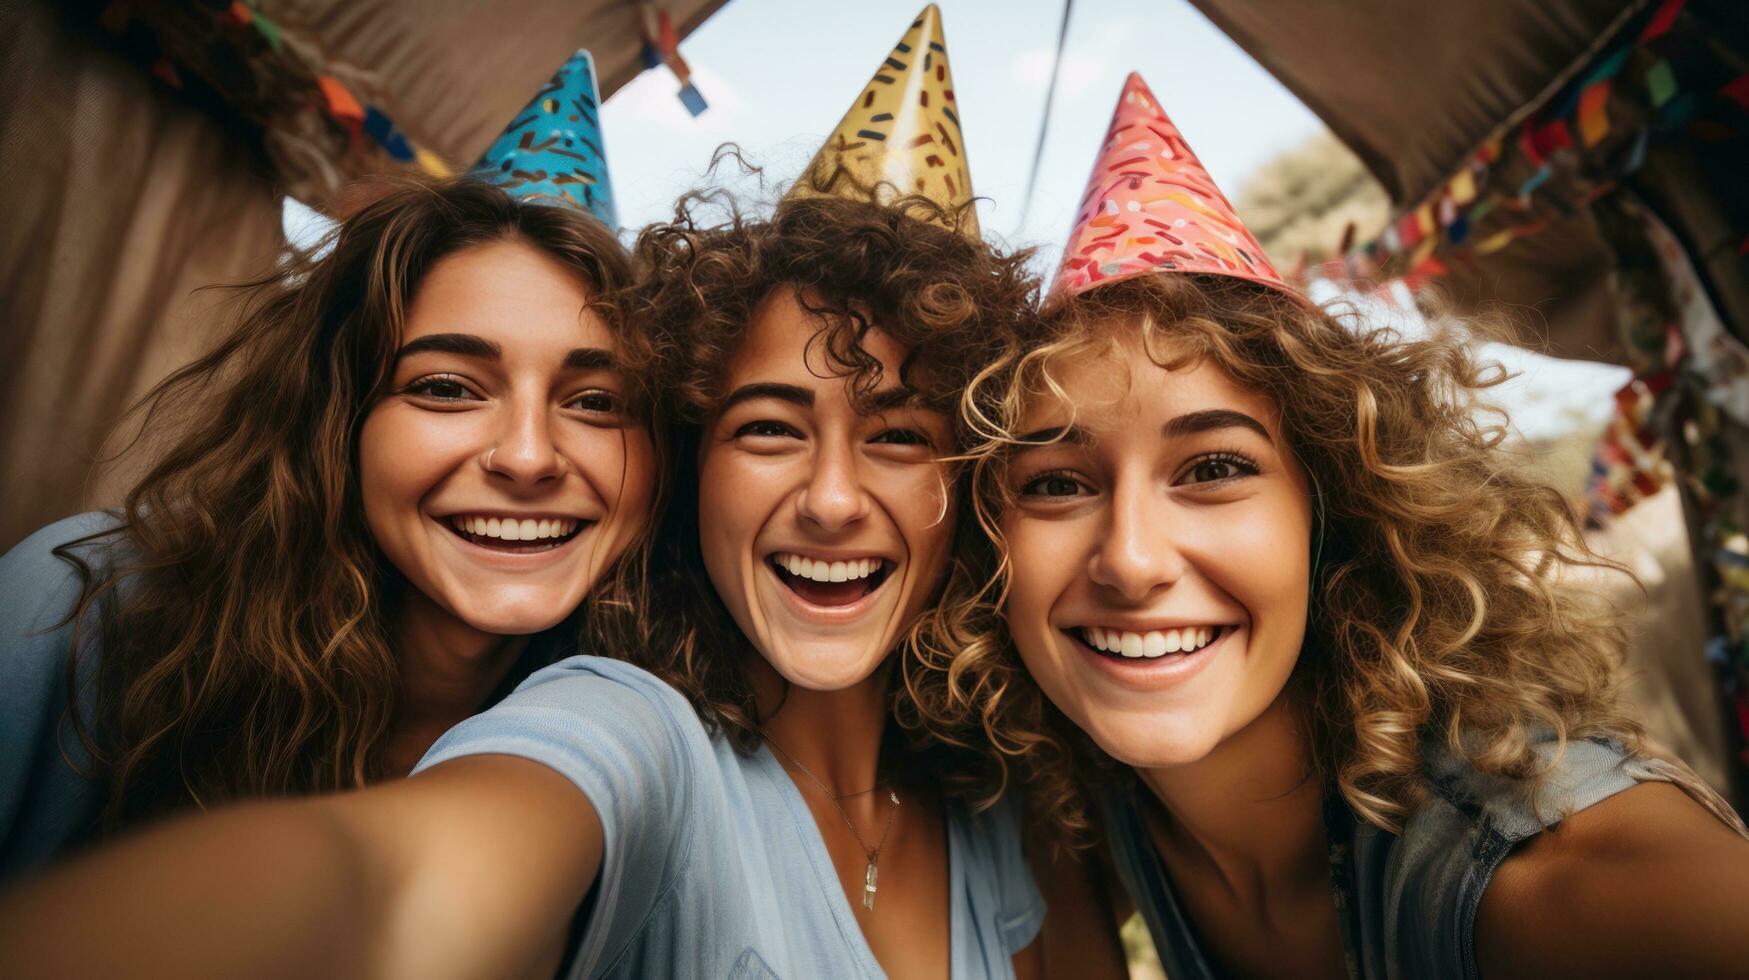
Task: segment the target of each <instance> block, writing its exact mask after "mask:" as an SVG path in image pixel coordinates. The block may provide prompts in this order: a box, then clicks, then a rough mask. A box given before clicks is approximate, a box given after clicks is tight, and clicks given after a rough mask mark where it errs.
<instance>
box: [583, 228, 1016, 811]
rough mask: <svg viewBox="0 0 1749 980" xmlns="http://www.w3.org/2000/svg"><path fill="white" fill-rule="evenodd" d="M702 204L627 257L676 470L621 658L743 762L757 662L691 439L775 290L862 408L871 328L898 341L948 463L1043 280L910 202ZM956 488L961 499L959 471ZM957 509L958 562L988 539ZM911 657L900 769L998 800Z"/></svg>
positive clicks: (871, 383)
mask: <svg viewBox="0 0 1749 980" xmlns="http://www.w3.org/2000/svg"><path fill="white" fill-rule="evenodd" d="M707 203H708V202H707V201H706V200H705V199H704V198H703V197H702V196H693V197H690V198H688V199H683V200H682V201H681V203H680V204H679V205H678V206H677V207H676V212H675V218H674V220H673V221H671V222H668V223H664V224H658V225H653V226H651V227H649V228H646V229H645V230H644V231H643V232H642V234H640V236H639V237H638V241H637V245H636V246H635V249H634V256H635V258H636V260H637V262H638V263H639V264H640V265H641V266H642V267H643V269H644V270H645V271H644V279H643V285H642V286H641V287H639V288H638V289H637V290H636V291H635V295H634V296H633V297H632V298H631V299H630V300H628V301H626V303H625V305H626V308H627V310H628V315H629V316H631V317H633V318H636V319H637V320H639V321H640V322H642V323H643V324H644V325H645V327H646V329H647V330H648V331H649V333H650V335H651V336H652V338H653V342H654V343H655V344H656V346H657V348H658V352H659V354H660V355H661V356H660V360H661V361H662V362H663V363H664V364H666V365H667V370H666V373H665V375H664V377H663V378H662V379H661V390H662V395H663V397H664V399H665V404H664V406H663V408H664V412H665V414H668V415H669V416H670V426H669V430H668V431H669V433H670V438H671V440H672V442H671V446H670V450H669V454H670V458H671V459H673V460H674V465H675V469H676V472H675V474H674V478H673V481H672V487H673V490H672V492H673V498H672V500H671V502H670V506H669V507H668V508H667V512H666V515H665V516H664V518H663V519H662V521H661V522H660V523H659V525H658V528H657V531H656V539H655V542H654V544H653V546H652V558H651V567H652V579H651V582H650V587H651V593H650V594H651V596H652V597H659V598H660V602H657V601H650V602H645V603H641V604H639V608H638V609H636V610H631V611H629V612H632V613H633V614H632V615H628V616H626V617H624V619H623V620H622V623H621V627H622V628H621V629H620V631H619V638H618V641H617V642H615V643H614V644H613V646H614V647H615V650H616V652H617V653H618V654H619V655H620V656H623V657H625V658H626V659H629V660H631V661H632V662H634V663H637V664H638V665H640V666H642V667H644V668H646V669H648V670H650V671H651V672H652V673H655V674H656V675H658V676H660V677H662V678H663V679H664V680H666V681H667V682H668V683H670V684H672V685H673V686H674V687H675V688H676V689H678V690H679V691H680V692H681V693H683V694H684V695H686V697H687V698H688V699H689V700H690V701H691V702H692V704H693V706H694V708H695V709H696V710H697V711H698V714H699V716H700V717H701V718H702V719H704V721H705V723H706V725H707V726H709V727H711V728H712V729H713V730H715V731H720V732H722V733H723V734H725V735H726V736H727V737H728V739H729V740H730V741H731V742H732V743H733V744H734V745H735V746H736V747H737V748H739V749H740V750H742V751H751V750H753V749H754V748H755V747H756V746H757V745H758V743H759V734H758V729H759V724H760V719H759V716H758V711H757V708H756V706H755V703H754V698H753V691H752V687H751V685H750V684H749V682H748V680H747V677H746V675H745V669H744V664H745V662H746V661H745V658H746V657H748V656H757V654H756V653H755V651H754V649H753V647H752V646H751V644H750V643H749V641H748V640H747V639H746V637H745V636H743V635H742V633H741V631H740V629H739V627H737V626H736V624H735V622H734V620H733V619H732V618H731V617H730V615H729V612H728V610H727V608H726V607H725V606H724V605H723V603H722V600H721V599H720V598H719V597H718V596H717V594H716V591H715V589H714V588H713V587H712V585H711V582H710V579H709V578H708V577H707V576H706V574H705V568H704V562H703V557H702V554H701V552H700V549H699V538H698V527H697V523H698V521H697V517H698V492H699V487H698V450H699V439H700V437H701V433H702V430H703V427H704V426H705V425H706V424H707V423H708V421H709V420H710V419H711V418H712V417H713V416H714V414H715V412H716V410H717V407H718V406H719V405H720V404H721V402H722V400H723V398H724V397H725V395H726V394H727V392H726V391H725V390H724V388H725V383H726V377H725V375H726V367H727V364H728V361H729V359H730V357H731V356H732V355H733V354H734V352H735V351H736V350H737V349H738V348H739V347H740V346H741V344H742V342H743V340H744V338H745V336H746V334H747V331H748V328H749V326H750V325H751V321H752V318H753V314H754V311H755V309H756V308H757V307H758V306H759V304H760V303H761V301H763V300H764V299H765V298H766V297H768V296H770V295H772V294H773V293H774V292H775V291H778V290H788V291H790V292H791V294H792V295H794V296H795V298H796V300H797V302H798V303H799V304H800V306H801V307H802V308H803V309H804V310H806V311H807V312H808V313H809V314H810V315H811V316H812V317H813V318H815V320H816V321H817V323H818V324H819V332H818V333H817V334H816V335H815V338H814V341H813V342H814V343H817V344H819V345H821V349H823V350H824V352H825V353H826V355H827V357H828V362H827V363H829V364H831V365H833V366H834V367H835V368H838V369H841V370H842V374H843V376H845V377H848V378H850V379H852V381H851V386H852V397H853V398H855V399H862V398H865V397H867V396H868V395H869V394H870V393H871V392H873V391H874V389H875V387H876V386H877V385H878V384H879V383H880V381H881V378H880V371H881V368H880V363H879V361H878V360H877V359H876V358H874V357H873V356H871V355H870V354H869V353H868V352H867V351H866V350H864V348H863V346H862V345H863V340H864V338H865V337H866V336H867V335H868V333H869V331H870V330H873V329H876V328H878V329H879V330H880V331H881V332H882V333H884V334H886V335H887V336H889V337H891V338H892V339H893V340H895V341H897V342H898V343H899V344H901V345H902V346H903V347H904V348H906V350H907V352H908V353H907V356H906V358H905V360H904V362H903V364H902V365H901V367H900V378H901V381H902V383H904V384H905V385H906V386H908V387H910V388H912V389H914V390H915V391H916V392H917V394H918V396H919V398H920V399H922V401H923V403H924V404H926V405H928V406H929V407H932V408H935V409H938V410H940V411H942V412H944V413H946V414H947V415H948V417H949V418H950V419H952V420H955V440H956V444H957V445H956V447H955V448H956V451H957V449H959V448H963V447H964V446H965V445H966V444H967V443H968V440H969V439H970V432H969V430H967V429H965V428H964V427H963V425H960V424H959V422H958V414H957V410H956V406H957V404H958V400H959V396H960V392H961V391H963V390H964V388H965V386H966V385H967V384H968V383H969V382H970V380H971V378H972V376H973V375H974V374H975V372H976V371H977V370H978V369H980V368H981V367H982V366H984V365H986V364H988V363H990V362H991V361H992V360H995V359H999V358H1001V357H1003V356H1005V355H1006V354H1008V353H1011V352H1012V348H1013V345H1014V344H1015V343H1016V342H1017V334H1016V332H1015V329H1014V328H1015V324H1016V322H1017V321H1019V320H1020V319H1021V318H1023V317H1027V316H1031V315H1033V314H1032V310H1033V308H1034V304H1035V301H1036V298H1037V287H1038V283H1037V280H1036V279H1035V278H1034V277H1033V276H1032V275H1030V274H1029V273H1028V272H1027V271H1026V263H1027V262H1028V260H1029V259H1030V257H1031V255H1030V252H1027V251H1017V252H1003V251H999V250H997V249H995V248H993V247H991V246H989V245H986V244H984V243H982V242H979V241H976V240H973V239H971V238H969V237H967V236H965V235H962V234H959V233H958V231H957V228H958V220H959V215H958V214H957V213H956V212H953V211H949V210H944V209H942V208H940V207H938V206H936V205H935V204H933V203H931V202H929V201H927V200H923V199H920V198H907V199H903V200H900V201H898V202H895V203H894V204H892V205H888V206H879V205H874V204H869V203H861V202H854V201H847V200H841V199H832V198H805V199H792V200H789V201H785V202H784V203H782V204H780V205H779V206H778V207H777V210H776V213H775V214H774V215H773V216H772V218H771V219H770V220H769V221H763V222H760V221H749V220H745V219H743V218H742V217H741V216H740V215H739V214H738V213H737V212H735V211H734V210H733V209H732V208H731V209H730V213H729V215H728V217H727V218H726V219H725V220H723V221H721V222H720V223H716V224H710V225H706V224H704V223H702V222H701V221H699V220H697V218H696V217H695V215H696V214H697V213H698V212H699V211H700V210H702V209H703V207H705V206H706V204H707ZM953 479H954V481H955V484H956V488H957V484H958V483H959V481H960V475H959V468H958V465H957V463H956V467H955V474H954V477H953ZM955 501H956V503H955V506H956V507H957V508H959V511H960V519H959V520H958V522H957V524H956V527H957V530H956V532H955V534H956V540H955V542H954V554H955V555H956V556H958V555H962V554H965V553H967V552H968V551H969V550H970V549H971V548H973V547H975V542H976V541H977V540H978V539H980V537H981V535H980V533H979V531H978V530H977V525H976V522H975V520H974V519H973V518H972V515H971V512H970V510H969V509H968V507H967V494H966V493H964V492H963V491H962V492H958V493H956V494H955ZM956 560H957V558H956ZM910 647H911V641H910V639H909V638H908V637H907V638H906V639H905V640H903V641H902V642H901V647H900V650H899V652H898V655H899V657H900V663H901V676H902V677H903V680H904V682H903V683H901V684H897V685H895V690H894V693H893V711H894V715H895V717H896V718H897V719H898V720H899V721H900V722H901V725H900V728H901V729H903V731H905V732H907V733H909V737H908V738H905V739H904V741H905V743H906V744H905V745H904V746H903V751H902V752H901V753H900V754H901V755H902V756H903V759H902V760H895V761H898V762H899V764H901V765H903V766H905V767H907V768H911V767H913V766H916V765H919V764H920V761H921V760H922V759H923V758H925V757H927V758H928V759H929V760H930V762H929V766H930V769H931V773H932V777H934V776H938V775H940V774H942V773H948V774H952V776H953V777H956V778H955V779H953V780H951V782H953V784H954V785H953V786H950V787H948V789H949V791H950V792H952V791H955V790H958V791H959V792H960V793H961V794H962V795H979V796H982V797H986V798H991V799H993V798H994V796H995V795H996V792H997V790H998V787H997V786H996V785H993V784H991V783H990V782H989V781H988V780H987V779H985V778H983V777H984V776H987V775H988V774H989V773H990V772H993V771H994V769H993V768H992V767H989V766H988V765H987V764H985V763H983V762H981V761H980V759H979V758H978V757H977V756H974V755H973V754H971V753H963V758H960V759H957V760H953V759H944V758H942V757H941V753H943V752H953V751H955V750H954V749H952V748H950V747H949V746H946V745H944V744H943V742H942V741H941V740H939V739H936V738H931V737H930V733H926V732H924V731H923V730H922V729H921V727H920V725H919V717H918V714H917V712H916V711H915V708H914V705H915V703H916V696H915V694H914V692H913V691H912V690H911V687H912V686H913V685H914V684H931V683H937V682H938V681H937V678H936V677H935V676H934V675H927V674H925V675H917V676H913V675H914V671H913V670H912V661H913V660H914V659H915V658H914V657H913V655H912V653H911V651H910ZM949 734H950V735H951V733H949ZM973 734H974V735H975V734H976V732H975V730H974V731H973ZM897 737H899V736H895V738H897ZM949 741H953V739H951V738H950V739H949ZM914 771H915V770H914Z"/></svg>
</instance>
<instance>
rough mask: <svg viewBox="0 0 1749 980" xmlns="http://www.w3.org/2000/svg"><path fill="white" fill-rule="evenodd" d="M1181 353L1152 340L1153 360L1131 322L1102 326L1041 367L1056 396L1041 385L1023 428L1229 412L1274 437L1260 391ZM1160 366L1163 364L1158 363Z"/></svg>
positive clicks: (1098, 425) (1273, 415) (1126, 423)
mask: <svg viewBox="0 0 1749 980" xmlns="http://www.w3.org/2000/svg"><path fill="white" fill-rule="evenodd" d="M1184 353H1185V352H1184V351H1183V350H1182V349H1174V346H1173V345H1172V343H1171V342H1170V341H1167V342H1164V343H1162V342H1160V341H1158V340H1156V342H1155V344H1154V350H1153V352H1152V356H1150V353H1149V351H1148V350H1147V349H1146V346H1145V345H1144V344H1143V340H1142V329H1141V326H1140V325H1139V324H1137V323H1120V324H1114V325H1112V326H1110V327H1107V328H1103V329H1102V330H1101V331H1100V332H1099V333H1098V334H1096V335H1095V337H1094V338H1093V340H1092V342H1091V343H1089V344H1087V345H1085V346H1084V347H1082V348H1081V349H1079V350H1074V351H1069V352H1065V353H1064V354H1062V355H1060V356H1057V357H1055V358H1052V359H1051V360H1050V361H1049V362H1048V363H1047V370H1048V371H1049V372H1050V376H1051V378H1052V379H1053V380H1054V381H1056V382H1057V385H1058V386H1059V387H1060V388H1061V389H1062V397H1058V396H1057V395H1055V394H1054V393H1052V392H1050V391H1049V390H1048V389H1046V388H1044V387H1043V386H1037V388H1036V389H1035V390H1034V391H1032V392H1030V393H1029V395H1028V400H1027V402H1026V403H1025V404H1024V406H1023V411H1022V420H1023V424H1022V426H1021V429H1022V431H1027V432H1030V431H1034V430H1036V429H1040V428H1049V427H1052V426H1057V425H1064V424H1067V423H1068V422H1069V421H1070V419H1071V417H1072V418H1073V419H1074V422H1075V424H1076V425H1077V426H1078V427H1080V428H1083V429H1087V430H1089V431H1092V432H1095V433H1098V432H1100V431H1103V430H1125V429H1127V428H1129V427H1130V426H1131V425H1133V424H1136V423H1144V424H1147V425H1146V431H1155V426H1154V425H1152V424H1151V423H1160V422H1165V421H1166V420H1169V419H1172V418H1176V417H1177V416H1180V415H1184V414H1186V413H1188V412H1197V411H1202V410H1204V409H1231V410H1234V411H1239V412H1243V413H1245V414H1246V415H1249V416H1251V417H1252V418H1255V419H1257V420H1259V421H1261V422H1262V423H1263V424H1264V425H1265V426H1266V427H1267V428H1268V429H1269V430H1270V432H1271V433H1272V434H1274V435H1276V436H1277V437H1279V435H1280V429H1279V426H1278V413H1277V411H1276V409H1275V405H1274V404H1273V403H1272V402H1271V401H1270V399H1269V398H1268V396H1266V395H1265V394H1264V393H1262V392H1260V391H1257V390H1255V389H1252V388H1248V387H1245V386H1243V385H1241V384H1240V383H1239V382H1237V381H1235V380H1234V379H1233V377H1232V375H1230V374H1228V373H1227V372H1226V371H1225V370H1223V369H1222V368H1221V367H1220V366H1219V365H1218V364H1215V363H1213V362H1212V361H1209V360H1208V359H1206V358H1188V359H1183V360H1181V359H1180V358H1181V357H1182V355H1183V354H1184ZM1162 362H1163V363H1164V364H1165V365H1168V366H1162Z"/></svg>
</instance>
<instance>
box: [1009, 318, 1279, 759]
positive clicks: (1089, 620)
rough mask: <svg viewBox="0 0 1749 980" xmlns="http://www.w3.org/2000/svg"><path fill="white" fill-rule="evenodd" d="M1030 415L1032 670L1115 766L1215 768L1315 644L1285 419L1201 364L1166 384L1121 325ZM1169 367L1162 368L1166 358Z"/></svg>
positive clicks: (1018, 529)
mask: <svg viewBox="0 0 1749 980" xmlns="http://www.w3.org/2000/svg"><path fill="white" fill-rule="evenodd" d="M1115 338H1116V339H1115V340H1114V342H1113V343H1112V344H1111V345H1110V346H1109V347H1102V348H1096V349H1095V351H1093V352H1089V353H1084V354H1079V355H1073V356H1071V357H1069V358H1067V359H1066V360H1065V361H1064V362H1062V363H1061V364H1060V366H1059V368H1058V369H1057V370H1056V371H1055V376H1056V377H1057V379H1058V380H1059V381H1060V382H1061V383H1062V386H1063V389H1064V391H1065V392H1066V395H1067V401H1068V403H1069V405H1073V406H1074V410H1073V413H1072V415H1073V417H1072V419H1071V411H1070V410H1069V408H1068V407H1067V406H1065V405H1063V404H1061V403H1059V402H1057V401H1056V400H1054V399H1051V398H1050V397H1049V396H1041V397H1040V398H1039V399H1038V401H1037V404H1035V405H1032V406H1030V407H1029V410H1028V411H1027V412H1026V413H1025V418H1024V422H1023V425H1022V426H1021V431H1022V432H1025V433H1028V434H1029V439H1028V441H1032V440H1036V439H1040V438H1048V434H1049V433H1050V432H1051V431H1052V430H1060V429H1062V428H1063V427H1065V426H1069V425H1071V422H1072V428H1070V429H1069V430H1068V435H1067V437H1066V438H1064V439H1062V440H1060V441H1058V442H1056V443H1054V444H1052V445H1045V446H1036V447H1028V448H1024V449H1020V450H1018V451H1017V452H1016V454H1015V455H1014V457H1013V459H1012V461H1011V464H1010V466H1009V469H1008V473H1007V477H1006V480H1007V488H1008V490H1009V491H1010V493H1012V494H1013V496H1014V502H1013V503H1012V504H1010V505H1009V507H1008V508H1007V510H1006V512H1005V513H1004V515H1003V517H1002V530H1003V532H1004V534H1005V536H1006V539H1007V544H1008V548H1009V554H1010V558H1011V561H1012V581H1011V585H1012V587H1011V590H1010V592H1009V595H1008V601H1007V606H1006V609H1005V615H1006V618H1007V620H1008V624H1009V628H1010V631H1011V633H1012V635H1013V637H1014V642H1015V644H1016V646H1017V647H1018V648H1019V651H1020V655H1021V657H1022V659H1024V660H1025V662H1026V666H1027V668H1028V670H1029V671H1030V672H1031V673H1032V676H1033V677H1034V678H1035V679H1036V680H1037V682H1038V684H1039V686H1040V687H1041V688H1042V689H1043V690H1044V692H1045V694H1046V695H1047V696H1048V697H1050V699H1051V700H1052V701H1053V702H1055V704H1056V705H1057V707H1058V708H1060V709H1061V710H1062V711H1063V713H1064V714H1066V715H1067V716H1068V717H1069V718H1070V719H1071V720H1072V721H1074V722H1075V723H1076V724H1077V725H1079V726H1080V727H1081V728H1082V729H1083V730H1085V731H1086V732H1087V733H1088V734H1089V735H1091V736H1092V737H1093V739H1094V741H1096V742H1097V743H1098V744H1099V746H1100V747H1101V748H1102V749H1104V750H1105V751H1106V752H1107V753H1108V754H1110V755H1111V756H1112V757H1114V758H1116V759H1118V760H1119V761H1121V762H1124V763H1127V764H1129V765H1132V766H1136V767H1138V768H1144V769H1150V768H1161V767H1166V766H1174V765H1183V764H1185V763H1190V762H1194V761H1196V760H1198V759H1201V758H1203V757H1204V756H1205V755H1207V754H1208V753H1209V752H1210V751H1211V750H1212V749H1214V748H1215V747H1216V746H1217V745H1219V744H1220V743H1221V742H1222V741H1224V740H1225V739H1227V738H1228V737H1229V736H1231V735H1233V734H1234V733H1236V732H1238V731H1240V730H1241V729H1243V728H1244V727H1245V726H1246V725H1248V724H1250V723H1251V722H1252V721H1253V720H1255V719H1256V718H1258V717H1259V716H1260V715H1261V714H1263V712H1264V711H1265V710H1266V709H1267V708H1268V707H1269V706H1270V705H1271V704H1272V703H1273V702H1274V701H1275V700H1276V698H1277V697H1278V696H1279V695H1280V694H1281V692H1282V690H1283V688H1284V687H1285V685H1286V683H1287V679H1288V677H1289V675H1290V673H1291V672H1292V670H1293V667H1294V664H1295V662H1296V661H1297V660H1298V658H1299V654H1300V646H1301V643H1302V641H1303V639H1304V637H1305V625H1306V610H1307V596H1308V591H1309V587H1308V581H1309V572H1308V570H1309V563H1310V553H1309V545H1310V539H1311V523H1312V519H1311V506H1310V498H1309V495H1308V493H1307V488H1306V480H1305V477H1304V475H1303V473H1302V471H1301V469H1300V467H1299V465H1298V464H1297V463H1296V462H1295V461H1294V460H1293V458H1292V456H1291V454H1290V453H1289V452H1288V451H1287V449H1286V445H1285V443H1284V442H1283V439H1282V435H1281V431H1280V426H1279V422H1278V419H1277V413H1276V412H1275V410H1274V408H1273V407H1272V405H1271V404H1270V403H1269V401H1268V400H1267V399H1265V398H1264V397H1263V396H1261V395H1260V394H1258V393H1256V392H1253V391H1248V390H1246V389H1243V388H1241V387H1239V386H1238V385H1237V384H1236V383H1235V382H1234V381H1233V380H1232V379H1231V378H1230V377H1228V376H1227V375H1226V374H1225V373H1224V372H1222V371H1221V370H1220V369H1219V368H1217V367H1215V366H1213V365H1211V364H1208V363H1206V362H1197V363H1191V364H1186V365H1183V366H1181V367H1179V368H1177V369H1176V370H1167V369H1165V368H1162V367H1160V366H1158V365H1157V364H1155V363H1154V361H1153V360H1152V359H1150V358H1149V357H1148V355H1147V352H1146V351H1145V350H1144V349H1143V345H1142V341H1141V331H1140V330H1139V329H1138V328H1136V327H1135V326H1134V325H1127V324H1126V325H1119V326H1118V328H1117V330H1116V334H1115ZM1162 360H1166V359H1165V358H1162Z"/></svg>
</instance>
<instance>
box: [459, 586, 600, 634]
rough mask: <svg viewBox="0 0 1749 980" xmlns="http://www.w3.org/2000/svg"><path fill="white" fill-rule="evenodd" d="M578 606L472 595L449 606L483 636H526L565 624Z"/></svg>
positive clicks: (530, 599)
mask: <svg viewBox="0 0 1749 980" xmlns="http://www.w3.org/2000/svg"><path fill="white" fill-rule="evenodd" d="M576 607H577V603H575V602H573V603H570V604H569V605H566V604H564V603H562V602H555V601H554V600H551V599H542V598H539V597H529V596H510V597H504V598H501V599H497V600H493V599H491V598H483V597H480V596H471V597H469V601H467V602H464V603H460V604H457V605H454V606H452V607H451V608H453V609H454V610H455V613H456V616H457V617H458V618H459V619H461V621H462V622H464V623H466V624H468V626H470V627H471V628H473V629H476V630H479V631H480V632H482V633H491V634H493V635H495V636H528V635H530V634H533V633H539V632H541V631H543V630H549V629H552V628H553V627H555V626H557V625H559V624H560V623H562V622H564V621H565V617H566V616H569V615H570V614H571V612H572V610H574V609H575V608H576Z"/></svg>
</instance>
